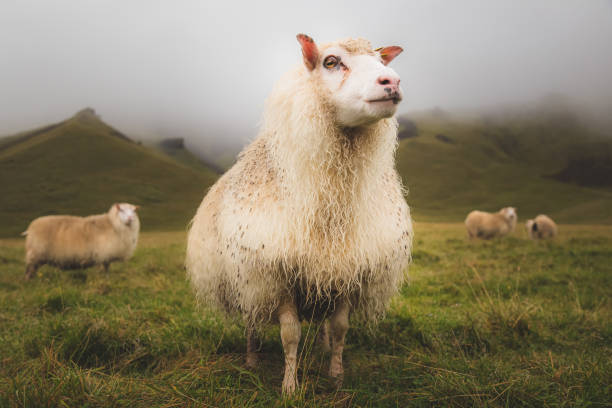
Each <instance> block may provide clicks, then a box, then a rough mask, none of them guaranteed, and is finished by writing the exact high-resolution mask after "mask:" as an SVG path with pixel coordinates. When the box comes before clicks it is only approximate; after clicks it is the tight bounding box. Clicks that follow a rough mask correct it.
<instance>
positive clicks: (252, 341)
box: [246, 327, 259, 368]
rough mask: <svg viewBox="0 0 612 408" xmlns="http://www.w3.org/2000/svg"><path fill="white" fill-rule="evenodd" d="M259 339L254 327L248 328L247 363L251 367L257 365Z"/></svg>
mask: <svg viewBox="0 0 612 408" xmlns="http://www.w3.org/2000/svg"><path fill="white" fill-rule="evenodd" d="M258 343H259V339H258V338H257V333H256V331H255V329H254V328H253V327H248V328H247V355H246V365H247V367H249V368H255V367H257V360H258V358H257V348H258Z"/></svg>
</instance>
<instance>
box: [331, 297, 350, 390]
mask: <svg viewBox="0 0 612 408" xmlns="http://www.w3.org/2000/svg"><path fill="white" fill-rule="evenodd" d="M329 323H330V326H331V340H332V341H331V362H330V364H329V376H330V377H332V378H335V379H336V380H337V382H338V384H341V383H342V378H343V376H344V368H343V367H342V350H343V349H344V337H345V336H346V332H347V331H348V328H349V306H348V303H347V302H345V301H341V302H338V303H337V304H336V310H334V313H333V314H332V316H331V318H330V319H329Z"/></svg>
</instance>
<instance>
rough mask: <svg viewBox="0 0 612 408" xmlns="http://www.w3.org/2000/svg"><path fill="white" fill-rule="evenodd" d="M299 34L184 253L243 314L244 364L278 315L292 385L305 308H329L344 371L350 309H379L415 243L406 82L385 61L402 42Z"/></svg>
mask: <svg viewBox="0 0 612 408" xmlns="http://www.w3.org/2000/svg"><path fill="white" fill-rule="evenodd" d="M297 39H298V41H299V43H300V44H301V48H302V54H303V60H304V64H303V65H302V64H300V66H299V67H296V68H295V69H293V70H291V71H290V72H289V73H288V74H286V75H285V76H284V77H282V79H281V80H280V81H279V82H278V83H277V85H276V86H275V88H274V90H273V91H272V93H271V95H270V96H269V98H268V100H267V102H266V108H265V112H264V117H263V121H262V126H261V129H260V132H259V134H258V137H257V138H256V139H255V140H254V141H253V142H252V143H251V144H250V145H249V146H247V147H246V148H245V149H244V150H243V152H242V153H241V154H240V155H239V157H238V161H237V163H236V164H235V165H234V166H233V167H232V168H231V169H230V170H229V171H228V172H227V173H226V174H225V175H223V176H222V177H221V178H220V179H219V180H218V181H217V183H216V184H215V185H213V186H212V187H211V189H210V190H209V192H208V193H207V195H206V196H205V197H204V199H203V201H202V203H201V205H200V207H199V209H198V210H197V213H196V215H195V217H194V218H193V220H192V223H191V228H190V231H189V235H188V242H187V254H186V262H185V263H186V269H187V274H188V277H189V279H190V281H191V283H192V285H193V287H194V289H195V291H196V296H197V298H198V299H199V300H200V301H202V302H206V303H208V304H212V305H216V306H217V307H218V308H220V309H223V310H225V311H226V312H228V313H240V314H242V316H243V319H244V321H245V325H246V334H247V365H249V366H253V365H255V363H256V361H257V355H256V353H255V340H256V334H257V331H258V330H259V329H260V328H261V327H263V325H265V324H266V323H273V322H279V323H280V334H281V341H282V345H283V349H284V354H285V373H284V378H283V383H282V391H283V393H286V394H291V393H293V392H294V391H295V389H296V387H297V386H298V380H297V371H296V370H297V348H298V343H299V340H300V336H301V325H300V319H303V318H308V319H312V320H313V321H323V320H325V319H327V318H329V327H330V330H329V335H330V338H331V363H330V368H329V375H330V376H331V377H332V378H334V379H335V380H336V381H337V382H338V383H340V382H341V380H342V376H343V372H344V371H343V365H342V350H343V347H344V339H345V335H346V332H347V330H348V328H349V312H350V313H353V314H354V316H356V317H358V318H360V319H363V320H364V321H365V322H368V323H374V322H376V321H378V320H379V319H380V318H382V316H383V314H384V312H385V308H386V306H387V305H388V302H389V300H390V298H391V296H392V295H394V294H395V293H396V292H397V290H398V288H399V286H400V285H401V284H402V282H403V280H404V274H405V269H406V268H407V266H408V264H409V261H410V252H411V245H412V222H411V218H410V211H409V208H408V205H407V204H406V201H405V199H404V190H403V187H402V184H401V181H400V177H399V175H398V173H397V171H396V169H395V163H394V152H395V149H396V146H397V128H398V124H397V121H396V119H395V118H394V117H393V115H394V114H395V111H396V108H397V105H398V103H399V102H400V101H401V99H402V91H401V89H400V86H399V82H400V78H399V76H398V75H397V74H396V73H395V71H393V70H392V69H391V68H389V67H387V64H388V63H389V62H391V60H392V59H393V58H395V57H396V56H397V55H398V54H399V53H400V52H401V51H402V49H401V48H400V47H397V46H391V47H385V48H378V49H376V50H373V49H372V47H371V46H370V43H369V42H368V41H367V40H364V39H347V40H343V41H338V42H333V43H329V44H326V45H321V46H318V45H317V44H315V42H314V41H313V40H312V39H311V38H310V37H308V36H307V35H304V34H299V35H298V36H297Z"/></svg>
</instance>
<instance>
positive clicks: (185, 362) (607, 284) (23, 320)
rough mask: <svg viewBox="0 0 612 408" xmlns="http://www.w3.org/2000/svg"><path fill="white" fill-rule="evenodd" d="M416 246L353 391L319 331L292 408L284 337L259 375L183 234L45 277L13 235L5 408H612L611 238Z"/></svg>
mask: <svg viewBox="0 0 612 408" xmlns="http://www.w3.org/2000/svg"><path fill="white" fill-rule="evenodd" d="M415 237H416V238H415V242H414V251H413V257H414V259H413V265H412V266H411V268H410V272H409V275H410V284H408V285H406V286H404V287H403V288H402V290H401V293H400V294H399V295H398V296H397V297H395V298H394V300H393V302H392V305H391V307H390V310H389V313H388V316H387V317H386V318H385V319H384V320H383V321H382V322H381V323H380V325H379V326H378V327H377V328H374V329H373V330H371V331H370V330H368V329H366V328H364V327H360V326H357V327H355V326H353V327H352V328H351V329H350V330H349V333H348V336H347V347H346V350H345V353H344V357H345V368H346V374H345V381H344V385H343V386H342V388H341V389H339V390H337V389H335V387H334V386H333V385H332V384H331V383H330V381H328V379H327V378H326V376H325V372H326V369H327V359H328V358H329V356H327V355H325V354H323V353H321V352H319V351H317V350H316V347H315V348H312V347H311V346H312V341H311V339H312V338H313V335H314V332H315V331H316V327H314V325H313V327H311V326H309V325H308V324H306V323H305V324H304V327H303V334H304V336H303V337H306V340H304V341H303V342H302V343H303V347H304V349H306V352H303V353H302V355H301V363H300V379H301V381H302V382H301V384H302V388H301V390H300V391H301V393H300V394H299V395H298V396H297V397H295V398H292V399H283V398H282V397H281V395H280V383H281V379H282V348H281V345H280V339H279V336H278V329H277V328H275V327H270V328H268V329H267V330H266V332H265V337H264V341H263V346H262V360H261V366H260V367H259V368H258V369H256V370H254V371H249V370H247V369H246V368H244V364H243V360H244V352H245V339H244V336H243V330H244V328H243V326H242V325H241V324H240V322H239V320H232V319H229V320H227V319H225V318H223V317H222V316H221V315H219V314H217V313H215V312H212V311H209V310H201V309H198V308H196V307H195V304H194V299H193V296H192V294H191V291H190V288H189V286H188V284H187V282H186V280H185V275H184V270H183V267H182V263H183V257H184V240H185V234H184V233H183V232H165V233H164V232H159V233H144V234H142V237H141V243H140V244H139V248H138V250H137V251H136V254H135V256H134V258H133V259H132V260H130V261H129V262H127V263H123V264H114V265H112V267H111V272H110V276H109V277H108V278H107V277H106V276H105V275H104V273H103V271H102V270H101V269H96V268H91V269H88V270H75V271H64V272H63V271H60V270H57V269H54V268H51V267H43V268H41V269H40V270H39V276H38V277H37V278H36V279H35V280H33V281H30V282H24V281H23V279H22V276H23V269H24V265H23V242H22V241H21V240H16V239H12V240H0V270H1V271H2V273H1V274H0V358H1V364H0V406H7V407H12V406H23V407H35V406H89V407H109V406H130V407H150V406H155V407H158V406H159V407H174V406H181V407H182V406H214V407H231V406H240V407H270V406H322V407H325V406H368V407H395V406H417V407H428V406H453V407H471V406H480V407H502V406H503V407H514V406H533V407H540V406H592V407H597V406H609V405H608V404H609V402H610V396H611V395H612V387H611V384H612V359H611V358H610V356H611V355H612V262H611V261H612V228H611V227H601V226H599V227H595V226H576V225H573V226H570V225H561V226H560V237H559V239H558V240H556V241H554V242H543V243H538V242H531V241H529V240H527V239H526V235H525V233H524V231H522V230H521V231H517V232H516V233H515V234H514V235H513V236H511V237H507V238H505V239H501V240H494V241H490V242H469V241H468V240H467V239H466V238H465V232H464V229H463V227H462V226H461V225H460V224H432V223H417V224H416V229H415Z"/></svg>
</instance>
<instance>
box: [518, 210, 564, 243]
mask: <svg viewBox="0 0 612 408" xmlns="http://www.w3.org/2000/svg"><path fill="white" fill-rule="evenodd" d="M525 228H527V234H528V235H529V238H531V239H548V238H554V237H555V235H557V224H555V222H554V221H553V220H552V219H551V218H550V217H549V216H547V215H544V214H540V215H538V216H537V217H535V219H533V220H528V221H527V223H525Z"/></svg>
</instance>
